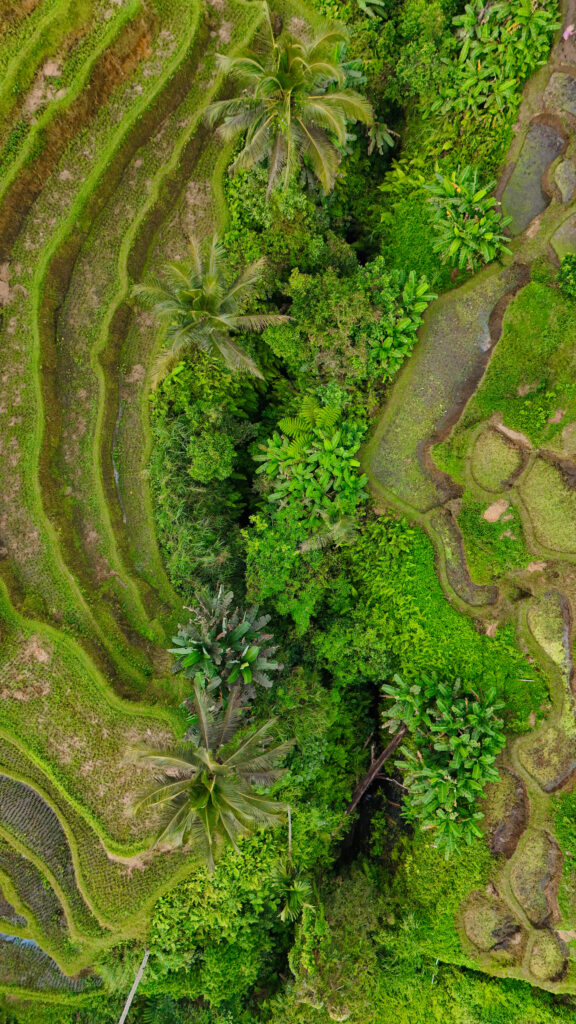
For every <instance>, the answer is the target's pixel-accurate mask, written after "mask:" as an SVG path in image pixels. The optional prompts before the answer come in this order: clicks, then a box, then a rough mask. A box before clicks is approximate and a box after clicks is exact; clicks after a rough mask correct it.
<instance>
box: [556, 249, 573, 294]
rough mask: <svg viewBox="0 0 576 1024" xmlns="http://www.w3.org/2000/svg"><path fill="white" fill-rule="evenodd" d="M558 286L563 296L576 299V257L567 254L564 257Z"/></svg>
mask: <svg viewBox="0 0 576 1024" xmlns="http://www.w3.org/2000/svg"><path fill="white" fill-rule="evenodd" d="M558 285H559V287H560V291H561V292H562V294H563V295H566V296H567V298H569V299H576V255H575V254H574V253H571V252H570V253H567V255H566V256H563V257H562V261H561V263H560V270H559V271H558Z"/></svg>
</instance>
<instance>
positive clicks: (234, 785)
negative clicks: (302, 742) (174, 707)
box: [135, 683, 292, 870]
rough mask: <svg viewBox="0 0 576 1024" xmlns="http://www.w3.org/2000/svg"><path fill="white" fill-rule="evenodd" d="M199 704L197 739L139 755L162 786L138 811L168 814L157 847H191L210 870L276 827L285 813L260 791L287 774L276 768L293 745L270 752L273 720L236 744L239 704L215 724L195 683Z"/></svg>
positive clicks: (281, 745)
mask: <svg viewBox="0 0 576 1024" xmlns="http://www.w3.org/2000/svg"><path fill="white" fill-rule="evenodd" d="M194 696H195V701H194V703H195V709H196V717H197V730H198V731H197V733H195V734H193V736H192V738H191V739H190V740H189V741H187V742H186V741H184V742H182V743H180V744H179V745H178V746H177V747H175V748H174V749H172V750H167V751H161V750H156V751H146V750H140V751H136V752H135V759H136V760H137V761H138V762H140V763H142V764H145V765H148V766H149V767H150V768H151V769H152V772H153V774H154V777H155V778H156V780H157V781H158V782H159V785H156V786H154V787H153V788H152V789H151V790H150V791H149V792H148V793H147V794H146V795H145V796H144V797H143V798H142V799H141V800H140V801H139V803H138V804H137V806H136V809H137V810H145V809H148V808H151V807H161V808H163V809H164V810H165V811H166V820H165V822H164V824H163V827H162V829H161V831H160V833H159V835H158V837H157V839H156V842H155V844H154V845H155V846H158V845H159V844H160V843H167V844H168V845H170V846H172V847H174V848H176V847H179V846H194V847H195V849H197V850H198V851H199V852H200V854H201V856H202V859H203V860H204V861H205V862H206V864H207V866H208V868H209V869H210V870H213V868H214V862H215V860H216V859H217V858H218V856H219V855H220V853H221V852H222V850H223V849H224V848H225V847H226V846H228V845H231V846H233V847H234V849H237V848H238V847H237V842H236V841H237V839H238V838H239V837H240V836H242V835H247V834H248V833H250V832H254V831H255V830H256V829H257V828H259V827H260V826H264V825H270V824H272V823H274V822H275V821H277V820H278V816H279V815H280V814H282V813H283V812H284V811H285V806H284V805H283V804H281V803H278V801H276V800H271V799H269V798H268V797H266V796H262V795H261V794H260V793H258V792H257V790H256V789H255V787H256V786H259V787H262V786H269V785H270V784H271V783H272V782H273V781H274V780H275V779H277V778H278V777H279V776H280V775H281V774H282V770H281V769H279V768H278V767H277V766H278V764H279V762H280V761H281V760H282V759H283V758H284V757H285V755H286V754H287V753H288V751H289V750H290V749H291V747H292V743H291V742H285V743H277V744H275V745H270V742H271V736H270V733H271V730H272V728H273V726H274V724H275V721H276V720H275V719H271V720H270V721H268V722H265V723H264V725H261V726H259V727H258V728H256V729H251V730H250V731H249V732H248V733H246V735H245V736H243V737H241V738H240V740H239V741H238V742H237V743H233V742H232V740H233V738H234V736H235V734H236V733H237V732H238V729H239V727H240V724H241V713H240V710H239V708H238V701H237V700H236V699H234V696H232V697H231V699H230V701H229V702H228V706H227V708H226V711H225V713H220V714H217V715H215V716H214V715H212V714H211V713H210V712H209V709H208V703H207V698H206V695H205V693H204V692H203V690H202V689H201V687H200V686H199V685H198V684H197V683H196V684H195V686H194Z"/></svg>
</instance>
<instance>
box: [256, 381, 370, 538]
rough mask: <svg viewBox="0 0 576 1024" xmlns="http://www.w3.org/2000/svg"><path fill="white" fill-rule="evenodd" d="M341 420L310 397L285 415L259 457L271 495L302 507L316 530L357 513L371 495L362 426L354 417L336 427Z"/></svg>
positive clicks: (285, 503) (304, 518) (309, 525)
mask: <svg viewBox="0 0 576 1024" xmlns="http://www.w3.org/2000/svg"><path fill="white" fill-rule="evenodd" d="M339 419H340V412H339V410H337V409H335V408H330V407H326V408H320V407H319V406H318V405H317V404H316V403H315V402H314V401H313V400H307V401H305V402H304V403H303V405H302V407H301V410H300V412H299V413H298V415H297V416H295V417H293V418H285V419H283V420H280V422H279V424H278V426H279V428H280V431H279V432H278V431H277V432H276V433H275V434H274V435H273V436H272V438H271V439H270V440H269V441H268V443H267V444H265V445H260V448H261V454H259V455H257V456H256V461H257V462H260V463H261V465H260V466H259V467H258V469H257V470H256V472H257V473H258V474H260V475H265V484H264V492H265V494H266V497H267V500H268V501H269V502H271V503H273V504H275V505H276V506H277V507H278V508H286V507H288V506H290V507H292V508H294V509H295V510H297V511H298V514H299V516H300V518H301V520H302V521H303V522H304V523H305V525H306V527H307V529H308V530H309V531H310V533H312V534H316V533H318V532H320V531H324V532H325V531H326V530H328V531H329V530H330V529H331V528H332V527H334V526H335V525H336V524H339V523H342V522H343V521H344V520H348V519H350V518H351V517H352V518H353V517H354V516H355V513H356V512H357V509H358V507H359V506H360V505H362V504H363V503H364V502H365V501H366V497H367V494H366V484H367V477H366V476H365V475H364V474H363V473H358V469H359V467H360V462H359V461H358V459H357V458H356V457H355V456H356V455H357V452H358V448H359V444H360V438H361V434H362V431H361V428H360V426H359V424H357V423H356V422H355V421H353V420H350V421H345V422H343V423H341V424H340V426H337V423H338V420H339Z"/></svg>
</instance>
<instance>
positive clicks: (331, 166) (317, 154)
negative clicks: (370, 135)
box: [299, 118, 340, 193]
mask: <svg viewBox="0 0 576 1024" xmlns="http://www.w3.org/2000/svg"><path fill="white" fill-rule="evenodd" d="M299 123H300V126H301V128H302V133H303V139H304V142H303V152H304V156H306V157H307V158H308V160H309V161H310V164H311V166H312V170H313V171H314V174H315V175H316V177H317V178H318V180H319V182H320V184H321V185H322V187H323V189H324V192H326V193H328V192H330V191H331V189H332V188H333V187H334V181H335V179H336V171H337V170H338V165H339V163H340V154H339V153H338V150H337V149H336V148H335V146H334V145H333V144H332V142H331V141H330V139H329V137H328V135H327V134H326V132H325V131H323V130H322V129H321V128H315V127H314V126H313V125H307V124H305V122H304V121H303V119H302V118H300V119H299Z"/></svg>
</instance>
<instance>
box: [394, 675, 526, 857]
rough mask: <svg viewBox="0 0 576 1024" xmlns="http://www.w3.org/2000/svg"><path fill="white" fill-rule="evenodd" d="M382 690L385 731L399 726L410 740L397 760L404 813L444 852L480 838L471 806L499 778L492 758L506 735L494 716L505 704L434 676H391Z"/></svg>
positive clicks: (490, 694) (477, 817)
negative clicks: (418, 678)
mask: <svg viewBox="0 0 576 1024" xmlns="http://www.w3.org/2000/svg"><path fill="white" fill-rule="evenodd" d="M382 691H383V693H384V694H385V696H386V697H388V698H390V699H391V701H392V704H391V706H390V707H388V708H385V710H384V720H385V722H386V725H387V728H389V729H390V731H391V732H397V731H398V729H399V728H400V727H401V726H402V725H404V726H406V728H407V730H408V734H409V736H410V737H411V740H412V743H411V744H409V745H408V746H406V747H404V748H403V749H402V754H403V756H404V760H400V761H397V765H398V767H399V768H401V769H402V771H403V775H404V782H405V784H406V786H407V789H408V792H407V794H406V796H405V798H404V813H405V816H406V818H407V820H408V821H411V822H417V823H418V825H419V826H420V827H421V828H422V829H429V830H431V834H432V836H433V838H434V841H435V845H436V846H437V847H438V849H441V850H445V851H446V855H447V856H448V854H450V853H453V852H454V850H455V849H456V847H457V846H458V844H459V843H460V842H461V841H462V840H465V842H467V843H469V844H470V843H471V842H472V841H473V840H474V839H479V838H481V836H482V832H481V830H480V828H479V827H478V824H477V822H478V821H479V820H480V819H481V818H482V814H481V813H480V812H479V811H477V810H476V806H477V801H478V800H479V799H480V797H481V796H482V794H483V792H484V788H485V786H486V785H487V784H488V783H489V782H496V781H497V780H498V771H497V769H496V768H495V761H496V757H497V755H498V754H499V752H500V751H501V750H502V747H503V746H504V743H505V739H506V738H505V736H504V734H503V733H502V732H501V729H502V726H503V724H504V723H503V722H502V720H501V719H500V718H498V716H497V713H498V711H500V710H501V709H502V708H503V707H504V705H503V703H501V702H498V701H497V700H496V694H495V691H494V690H493V689H490V690H488V691H487V692H486V693H485V694H484V695H478V694H477V693H476V692H474V691H472V690H471V689H470V687H464V686H463V685H462V682H461V680H460V679H456V680H455V681H453V682H442V681H441V680H439V679H438V677H437V676H436V675H430V676H422V679H421V681H419V682H406V681H405V680H403V679H402V678H401V677H400V676H399V675H395V676H394V685H385V686H383V687H382Z"/></svg>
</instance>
